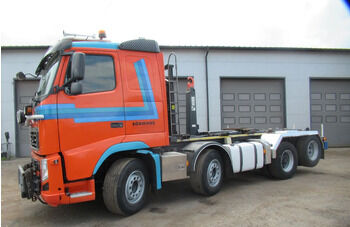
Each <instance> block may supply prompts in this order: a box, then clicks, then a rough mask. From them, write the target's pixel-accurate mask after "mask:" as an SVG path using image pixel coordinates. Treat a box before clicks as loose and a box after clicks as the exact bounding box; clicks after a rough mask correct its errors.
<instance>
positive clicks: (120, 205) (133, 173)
mask: <svg viewBox="0 0 350 227" xmlns="http://www.w3.org/2000/svg"><path fill="white" fill-rule="evenodd" d="M148 188H149V180H148V172H147V169H146V167H145V165H144V163H143V162H142V161H141V160H139V159H136V158H126V159H120V160H117V161H116V162H114V163H113V164H112V166H111V167H110V168H109V170H108V172H107V174H106V176H105V180H104V183H103V200H104V203H105V205H106V207H107V209H108V210H109V211H110V212H112V213H114V214H121V215H131V214H134V213H136V212H137V211H139V210H141V209H142V208H143V206H144V205H145V202H146V197H147V192H148Z"/></svg>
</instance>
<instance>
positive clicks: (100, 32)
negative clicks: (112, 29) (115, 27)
mask: <svg viewBox="0 0 350 227" xmlns="http://www.w3.org/2000/svg"><path fill="white" fill-rule="evenodd" d="M98 37H99V38H100V40H102V39H104V38H106V37H107V36H106V32H105V30H100V31H98Z"/></svg>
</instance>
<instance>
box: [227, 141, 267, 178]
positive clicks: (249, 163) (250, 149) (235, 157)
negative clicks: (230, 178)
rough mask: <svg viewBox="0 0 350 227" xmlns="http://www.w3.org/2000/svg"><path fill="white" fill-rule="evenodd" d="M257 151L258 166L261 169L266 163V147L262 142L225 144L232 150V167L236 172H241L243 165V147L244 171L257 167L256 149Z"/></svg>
mask: <svg viewBox="0 0 350 227" xmlns="http://www.w3.org/2000/svg"><path fill="white" fill-rule="evenodd" d="M254 145H255V147H256V152H257V165H256V168H257V169H260V168H262V167H263V165H264V148H263V145H262V144H261V143H258V142H250V143H236V144H233V145H224V147H226V148H228V149H229V151H230V158H231V163H232V169H233V172H234V173H238V172H240V167H241V153H240V148H241V149H242V172H244V171H249V170H253V169H255V161H256V160H255V150H254Z"/></svg>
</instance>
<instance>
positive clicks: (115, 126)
mask: <svg viewBox="0 0 350 227" xmlns="http://www.w3.org/2000/svg"><path fill="white" fill-rule="evenodd" d="M111 128H123V122H112V123H111Z"/></svg>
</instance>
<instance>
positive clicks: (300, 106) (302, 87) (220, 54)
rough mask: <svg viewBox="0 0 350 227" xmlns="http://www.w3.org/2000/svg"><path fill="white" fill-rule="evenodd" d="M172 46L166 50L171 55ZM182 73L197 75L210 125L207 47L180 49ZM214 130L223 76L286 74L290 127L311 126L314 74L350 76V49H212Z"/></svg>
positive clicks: (202, 121)
mask: <svg viewBox="0 0 350 227" xmlns="http://www.w3.org/2000/svg"><path fill="white" fill-rule="evenodd" d="M168 54H169V50H164V59H167V56H168ZM176 54H177V55H178V68H179V75H191V76H194V77H195V88H196V94H197V97H198V98H197V108H198V112H197V117H198V122H199V125H200V131H205V130H207V127H206V117H207V116H206V89H205V65H204V62H205V51H201V50H176ZM208 74H209V113H210V127H209V130H210V131H215V130H220V129H221V115H220V78H284V79H285V92H286V94H285V95H286V127H287V128H298V129H305V128H306V127H310V98H309V96H310V78H348V79H350V52H331V51H329V52H328V51H321V52H320V51H276V50H273V51H268V50H263V51H262V50H211V51H210V52H209V54H208Z"/></svg>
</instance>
